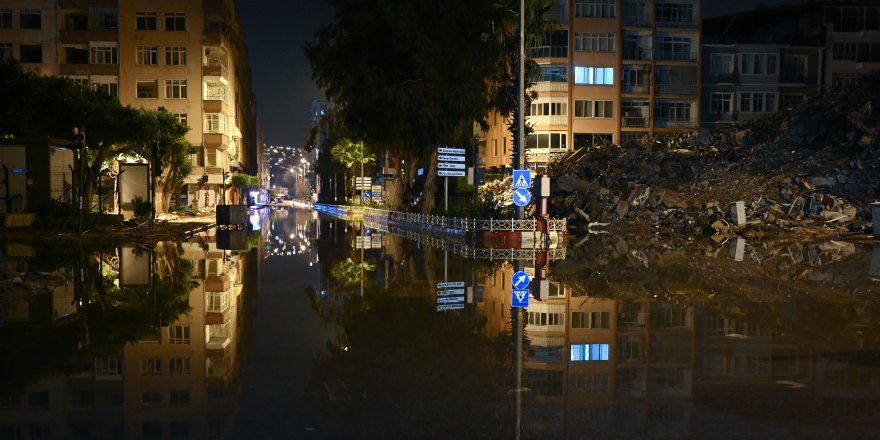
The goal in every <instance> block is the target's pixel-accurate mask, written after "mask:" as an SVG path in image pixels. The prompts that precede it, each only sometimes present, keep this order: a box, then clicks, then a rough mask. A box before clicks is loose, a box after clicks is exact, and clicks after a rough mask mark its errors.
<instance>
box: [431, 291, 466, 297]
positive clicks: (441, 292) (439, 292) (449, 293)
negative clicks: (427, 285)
mask: <svg viewBox="0 0 880 440" xmlns="http://www.w3.org/2000/svg"><path fill="white" fill-rule="evenodd" d="M449 295H464V289H448V290H438V291H437V296H449Z"/></svg>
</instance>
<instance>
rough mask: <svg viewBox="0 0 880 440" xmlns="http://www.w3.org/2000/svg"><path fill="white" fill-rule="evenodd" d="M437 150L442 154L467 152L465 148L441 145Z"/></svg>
mask: <svg viewBox="0 0 880 440" xmlns="http://www.w3.org/2000/svg"><path fill="white" fill-rule="evenodd" d="M437 152H438V153H440V154H465V149H464V148H445V147H440V148H438V149H437Z"/></svg>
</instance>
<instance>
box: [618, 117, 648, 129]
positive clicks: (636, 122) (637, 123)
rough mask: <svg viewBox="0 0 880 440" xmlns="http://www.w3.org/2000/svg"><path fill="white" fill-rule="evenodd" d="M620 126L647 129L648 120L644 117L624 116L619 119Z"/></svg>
mask: <svg viewBox="0 0 880 440" xmlns="http://www.w3.org/2000/svg"><path fill="white" fill-rule="evenodd" d="M620 125H621V126H623V127H647V126H648V118H646V117H644V116H625V117H623V118H620Z"/></svg>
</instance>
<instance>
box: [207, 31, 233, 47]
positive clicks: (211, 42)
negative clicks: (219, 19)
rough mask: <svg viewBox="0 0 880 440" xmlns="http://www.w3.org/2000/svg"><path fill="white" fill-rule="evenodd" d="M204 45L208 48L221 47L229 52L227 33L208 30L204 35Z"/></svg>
mask: <svg viewBox="0 0 880 440" xmlns="http://www.w3.org/2000/svg"><path fill="white" fill-rule="evenodd" d="M202 44H203V45H204V46H208V47H219V48H221V49H223V50H226V51H228V50H229V36H228V35H226V32H222V31H215V30H206V31H205V33H204V34H202Z"/></svg>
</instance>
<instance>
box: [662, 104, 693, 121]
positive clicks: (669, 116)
mask: <svg viewBox="0 0 880 440" xmlns="http://www.w3.org/2000/svg"><path fill="white" fill-rule="evenodd" d="M654 119H655V120H659V121H664V120H665V121H679V122H690V120H691V103H689V102H675V101H658V102H657V104H656V105H655V106H654Z"/></svg>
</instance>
